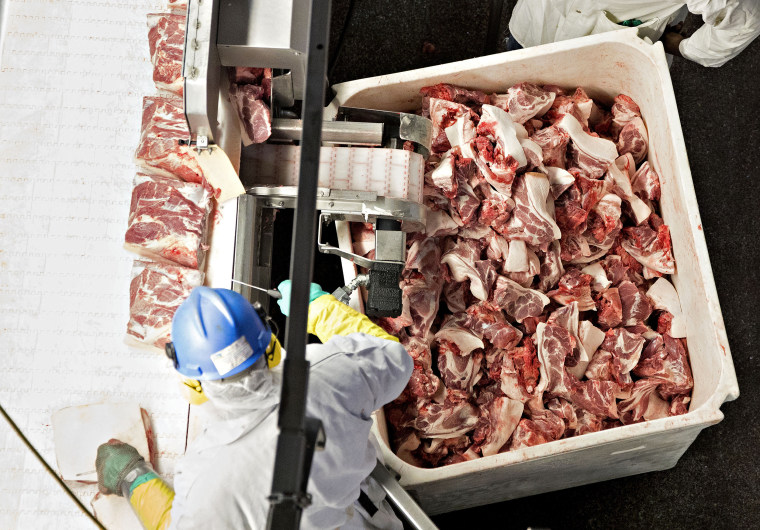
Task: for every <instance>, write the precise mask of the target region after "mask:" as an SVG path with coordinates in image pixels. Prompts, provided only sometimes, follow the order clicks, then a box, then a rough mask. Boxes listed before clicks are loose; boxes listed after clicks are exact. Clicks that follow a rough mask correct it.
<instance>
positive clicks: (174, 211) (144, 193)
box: [124, 173, 211, 269]
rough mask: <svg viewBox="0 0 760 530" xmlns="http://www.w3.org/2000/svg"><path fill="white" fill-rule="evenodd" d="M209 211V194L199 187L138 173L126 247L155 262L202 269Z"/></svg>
mask: <svg viewBox="0 0 760 530" xmlns="http://www.w3.org/2000/svg"><path fill="white" fill-rule="evenodd" d="M210 209H211V194H210V193H209V191H208V190H207V189H206V188H204V187H203V186H201V185H200V184H195V183H192V182H183V181H181V180H177V179H173V178H169V177H163V176H159V175H144V174H142V173H138V174H137V176H136V177H135V180H134V187H133V188H132V203H131V205H130V209H129V220H128V227H127V233H126V235H125V236H124V242H125V247H126V248H127V250H131V251H132V252H136V253H137V254H140V255H141V256H145V257H147V258H150V259H153V260H155V261H166V260H168V261H169V262H173V263H177V264H179V265H183V266H185V267H190V268H193V269H198V268H202V267H203V258H204V256H205V254H206V250H207V244H206V239H207V237H206V236H207V230H206V221H207V218H208V214H209V211H210Z"/></svg>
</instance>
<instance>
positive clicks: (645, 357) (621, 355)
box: [353, 83, 693, 467]
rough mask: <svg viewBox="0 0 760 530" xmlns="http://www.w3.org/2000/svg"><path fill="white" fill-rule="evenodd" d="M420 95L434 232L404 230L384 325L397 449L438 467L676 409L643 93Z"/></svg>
mask: <svg viewBox="0 0 760 530" xmlns="http://www.w3.org/2000/svg"><path fill="white" fill-rule="evenodd" d="M421 92H422V94H423V103H422V113H423V115H424V116H429V117H430V119H431V120H432V121H433V130H434V133H433V149H432V150H433V155H431V157H430V159H429V160H428V171H427V174H426V177H425V202H426V205H427V206H428V208H429V211H428V217H427V227H426V232H425V233H415V234H410V235H409V237H408V254H407V261H406V267H405V270H404V273H403V279H402V288H403V299H404V310H403V313H402V314H401V316H399V317H397V318H381V319H379V320H378V323H379V324H381V325H382V326H383V327H384V328H385V329H386V330H387V331H389V332H390V333H393V334H394V335H396V336H398V337H399V338H400V340H401V342H402V343H403V344H404V345H405V346H406V348H407V350H408V352H409V354H410V355H411V356H412V357H413V358H414V372H413V374H412V377H411V380H410V381H409V384H408V385H407V387H406V389H405V390H404V392H403V393H402V395H401V396H400V397H399V398H398V399H397V400H395V401H394V402H393V403H391V404H389V405H388V406H386V409H385V413H386V417H387V419H388V423H389V426H390V430H391V438H392V444H393V446H394V450H395V451H396V453H397V454H398V455H399V457H401V458H402V459H404V460H405V461H407V462H409V463H411V464H414V465H417V466H424V467H432V466H440V465H446V464H452V463H457V462H463V461H466V460H471V459H474V458H480V457H481V456H488V455H493V454H496V453H499V452H504V451H509V450H513V449H518V448H522V447H528V446H533V445H537V444H541V443H545V442H550V441H553V440H559V439H561V438H567V437H570V436H577V435H580V434H585V433H590V432H595V431H600V430H603V429H609V428H612V427H617V426H620V425H626V424H630V423H636V422H641V421H644V420H652V419H656V418H663V417H666V416H672V415H677V414H684V413H686V412H687V407H688V403H689V400H690V395H691V390H692V386H693V379H692V375H691V370H690V367H689V360H688V355H687V350H686V341H685V339H684V337H685V329H684V328H685V326H684V321H683V320H684V319H683V315H682V313H681V308H680V303H679V300H678V295H677V293H676V291H675V289H674V288H673V286H672V284H671V283H670V282H669V281H668V280H667V279H666V278H665V277H664V275H668V274H672V273H674V272H675V263H674V260H673V255H672V250H671V242H670V234H669V231H668V227H667V226H666V225H664V224H663V221H662V219H661V218H660V216H659V215H658V214H657V210H658V205H657V200H658V199H659V197H660V182H659V177H658V175H657V174H656V173H655V171H654V169H653V168H652V167H651V166H650V165H649V164H648V162H646V161H645V158H646V155H647V149H648V135H647V129H646V127H645V125H644V122H643V121H642V118H641V113H640V110H639V107H638V106H637V105H636V103H635V102H634V101H632V100H631V98H629V97H628V96H626V95H624V94H620V95H618V96H617V97H616V98H615V100H614V105H613V106H612V108H611V109H608V108H605V107H604V106H602V105H600V104H598V103H596V102H594V101H593V100H591V99H590V98H589V97H588V96H587V95H586V93H585V92H584V90H583V89H582V88H578V89H576V90H575V91H574V92H566V91H565V90H563V89H561V88H559V87H557V86H543V87H542V86H537V85H534V84H531V83H520V84H518V85H515V86H513V87H512V88H510V89H509V90H508V91H507V93H506V94H490V95H489V94H485V93H482V92H479V91H475V90H466V89H462V88H457V87H453V86H449V85H443V84H441V85H436V86H430V87H426V88H423V89H422V91H421ZM370 226H371V225H370ZM353 228H355V229H356V228H357V227H353ZM358 228H359V230H358V232H361V231H362V225H359V226H358ZM364 230H367V228H366V227H365V228H364ZM355 239H357V240H358V242H361V241H362V240H363V239H366V238H362V237H361V234H356V233H355ZM361 250H364V252H368V249H367V248H363V249H361ZM361 250H359V251H361Z"/></svg>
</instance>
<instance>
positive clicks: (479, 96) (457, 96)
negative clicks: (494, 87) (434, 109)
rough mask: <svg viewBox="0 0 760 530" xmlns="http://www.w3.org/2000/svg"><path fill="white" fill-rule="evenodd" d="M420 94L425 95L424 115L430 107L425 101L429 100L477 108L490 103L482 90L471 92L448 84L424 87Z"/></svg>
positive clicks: (423, 103)
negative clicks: (436, 99)
mask: <svg viewBox="0 0 760 530" xmlns="http://www.w3.org/2000/svg"><path fill="white" fill-rule="evenodd" d="M420 94H422V95H423V98H422V108H423V114H424V109H426V108H427V107H428V106H427V105H426V104H425V100H426V99H428V98H439V99H445V100H446V101H454V102H456V103H461V104H463V105H469V106H471V107H476V108H477V107H478V106H480V105H482V104H483V103H488V102H489V101H490V100H489V97H488V95H487V94H485V93H484V92H481V91H480V90H469V89H467V88H463V87H459V86H454V85H449V84H447V83H438V84H437V85H430V86H426V87H422V88H421V89H420ZM426 117H427V116H426Z"/></svg>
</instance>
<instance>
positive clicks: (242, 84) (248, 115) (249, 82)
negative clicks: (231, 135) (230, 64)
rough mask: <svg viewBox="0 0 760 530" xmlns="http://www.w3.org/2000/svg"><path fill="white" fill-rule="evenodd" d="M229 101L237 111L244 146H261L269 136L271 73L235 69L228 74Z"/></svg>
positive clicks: (249, 69)
mask: <svg viewBox="0 0 760 530" xmlns="http://www.w3.org/2000/svg"><path fill="white" fill-rule="evenodd" d="M230 78H231V80H230V98H231V100H232V102H233V103H234V104H235V107H236V108H237V111H238V118H239V120H238V121H239V123H240V135H241V138H242V140H243V145H251V144H260V143H262V142H264V141H266V140H267V138H269V136H270V135H271V134H272V116H271V113H270V111H269V105H267V103H266V102H267V101H268V100H269V98H270V96H271V84H272V70H271V69H269V68H248V67H237V68H235V69H234V70H232V73H231V75H230Z"/></svg>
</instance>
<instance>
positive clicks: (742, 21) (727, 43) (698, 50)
mask: <svg viewBox="0 0 760 530" xmlns="http://www.w3.org/2000/svg"><path fill="white" fill-rule="evenodd" d="M687 6H688V8H689V11H691V12H692V13H695V14H698V15H702V18H703V19H704V21H705V24H704V25H703V26H702V27H701V28H699V29H698V30H697V31H696V32H694V34H693V35H692V36H691V37H689V38H687V39H683V40H681V41H680V43H679V45H678V49H679V51H680V52H681V55H682V56H683V57H685V58H686V59H689V60H691V61H694V62H697V63H699V64H701V65H704V66H722V65H723V64H725V63H726V62H728V61H729V60H731V59H733V58H734V57H736V56H737V55H739V53H741V52H742V50H744V49H745V48H746V47H747V46H749V44H750V43H751V42H752V41H753V40H754V39H755V38H757V36H758V35H760V3H758V2H757V1H756V0H726V1H724V2H714V1H709V0H690V1H688V2H687Z"/></svg>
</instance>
